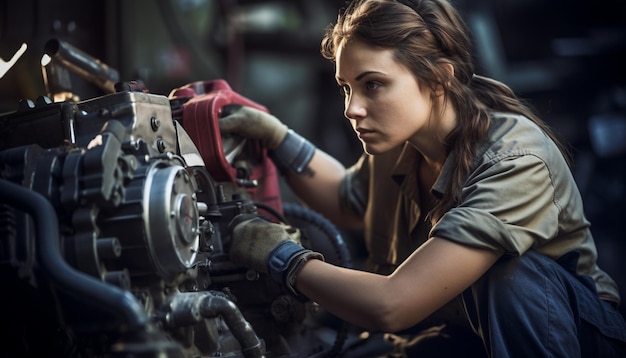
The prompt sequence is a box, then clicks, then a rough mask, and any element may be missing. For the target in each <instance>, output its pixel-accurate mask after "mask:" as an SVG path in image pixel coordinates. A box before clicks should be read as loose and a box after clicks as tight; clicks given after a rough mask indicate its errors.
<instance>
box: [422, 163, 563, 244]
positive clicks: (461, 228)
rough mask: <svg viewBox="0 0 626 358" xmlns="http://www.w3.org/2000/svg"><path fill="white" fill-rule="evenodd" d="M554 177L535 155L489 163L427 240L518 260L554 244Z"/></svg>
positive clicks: (557, 210)
mask: <svg viewBox="0 0 626 358" xmlns="http://www.w3.org/2000/svg"><path fill="white" fill-rule="evenodd" d="M559 213H560V208H559V206H558V205H557V202H556V201H555V190H554V183H553V180H552V175H551V173H550V171H549V169H548V167H547V166H546V164H545V162H544V161H543V160H542V159H541V158H539V157H538V156H536V155H533V154H528V153H526V154H523V155H522V154H520V155H509V156H506V157H504V158H497V157H496V158H491V160H488V161H485V162H484V163H482V164H481V165H479V166H478V167H477V168H476V170H475V171H474V172H473V173H472V174H471V175H470V177H469V179H468V181H467V182H466V184H465V186H464V188H463V190H462V194H461V202H460V203H459V205H458V206H456V207H454V208H452V209H451V210H449V211H448V212H447V213H446V214H444V215H443V216H442V217H441V219H440V220H439V221H438V222H437V223H436V225H434V227H433V228H432V230H431V232H430V237H441V238H444V239H448V240H451V241H454V242H458V243H460V244H464V245H469V246H472V247H476V248H482V249H489V250H495V251H499V252H503V253H506V254H510V255H521V254H523V253H524V252H525V251H526V250H528V249H529V248H531V247H533V246H536V245H542V244H543V243H545V242H546V241H549V240H550V239H551V238H553V237H554V236H555V235H556V234H557V232H558V227H559V224H558V222H559Z"/></svg>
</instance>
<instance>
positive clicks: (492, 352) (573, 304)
mask: <svg viewBox="0 0 626 358" xmlns="http://www.w3.org/2000/svg"><path fill="white" fill-rule="evenodd" d="M578 257H579V255H578V253H577V252H571V253H569V254H567V255H564V256H563V257H562V258H561V259H559V260H558V261H554V260H552V259H550V258H547V257H545V256H543V255H541V254H538V253H537V252H535V251H532V250H531V251H528V252H527V253H525V254H524V255H522V256H521V257H510V256H505V257H502V258H501V259H500V260H499V261H498V262H497V263H496V264H495V265H494V266H493V267H492V268H491V269H490V270H489V271H488V272H487V273H486V274H485V275H484V276H483V277H482V278H481V279H480V280H479V281H478V282H476V283H475V284H474V285H472V287H471V288H470V289H468V290H467V291H466V292H465V293H464V294H463V302H464V305H465V309H466V311H467V315H468V318H469V320H470V323H471V325H472V327H473V328H474V330H475V331H476V332H477V333H478V335H479V336H480V337H481V338H482V340H483V342H484V344H485V349H486V350H487V353H488V355H489V356H490V357H494V358H506V357H523V358H527V357H533V358H535V357H567V358H574V357H589V358H604V357H626V343H624V342H626V324H625V323H624V318H623V317H622V315H621V314H620V313H619V312H618V311H617V309H616V308H615V307H613V305H612V304H610V303H609V302H606V301H603V300H601V299H599V298H598V296H597V294H596V291H595V285H594V284H593V281H592V280H591V278H590V277H587V276H579V275H576V274H575V273H574V272H575V271H574V268H575V265H576V262H577V261H578Z"/></svg>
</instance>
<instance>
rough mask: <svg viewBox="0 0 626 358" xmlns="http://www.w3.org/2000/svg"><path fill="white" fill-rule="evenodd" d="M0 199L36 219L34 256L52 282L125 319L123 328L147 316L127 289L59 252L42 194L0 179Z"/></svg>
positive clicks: (137, 324) (53, 219) (51, 210)
mask: <svg viewBox="0 0 626 358" xmlns="http://www.w3.org/2000/svg"><path fill="white" fill-rule="evenodd" d="M0 199H1V200H2V202H4V203H6V204H8V205H10V206H13V207H15V208H17V209H18V210H22V211H24V212H26V213H28V214H30V215H31V216H32V218H33V221H34V222H35V233H36V235H35V244H36V250H37V259H38V261H39V264H40V265H41V268H42V271H43V272H45V273H46V274H47V275H49V276H50V279H51V280H52V281H53V283H54V286H55V287H58V288H59V289H61V290H62V291H63V292H64V293H66V294H68V295H71V296H72V297H75V298H77V299H78V300H79V301H81V302H85V303H88V304H90V305H93V306H95V307H99V308H105V309H108V311H109V312H110V313H112V314H114V315H116V316H118V317H119V316H121V318H122V319H123V320H124V325H123V326H122V330H126V331H136V330H139V329H142V328H144V327H145V326H146V324H147V322H148V319H147V316H146V313H145V312H144V310H143V308H142V306H141V304H140V303H139V301H138V300H137V299H136V298H135V296H133V295H132V294H131V293H130V292H128V291H124V290H121V289H119V288H117V287H115V286H112V285H108V284H106V283H104V282H102V281H99V280H97V279H95V278H93V277H91V276H88V275H86V274H84V273H82V272H79V271H76V270H75V269H73V268H72V267H71V266H69V265H68V264H67V263H66V262H65V261H64V260H63V256H62V254H61V244H60V242H61V240H60V238H59V224H58V221H57V215H56V212H55V211H54V208H53V207H52V204H50V202H48V200H46V198H45V197H43V196H42V195H41V194H39V193H37V192H35V191H32V190H29V189H28V188H26V187H23V186H20V185H18V184H15V183H13V182H10V181H8V180H4V179H0Z"/></svg>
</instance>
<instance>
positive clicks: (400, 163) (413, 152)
mask: <svg viewBox="0 0 626 358" xmlns="http://www.w3.org/2000/svg"><path fill="white" fill-rule="evenodd" d="M453 157H454V154H453V153H451V154H449V155H448V157H447V158H446V161H445V162H444V163H443V167H442V168H441V173H440V174H439V177H438V178H437V180H436V181H435V184H434V185H433V187H432V188H430V192H431V193H432V194H433V195H434V196H435V197H436V198H438V199H441V198H443V196H444V195H445V194H446V187H447V186H448V183H449V182H450V179H451V177H452V173H453V171H454V158H453ZM421 160H422V155H421V154H420V152H419V151H418V150H417V149H415V148H414V147H413V146H412V145H410V144H409V143H405V144H404V148H403V149H402V152H401V153H400V156H399V157H398V160H397V161H396V165H395V166H394V167H393V169H392V171H391V178H392V179H393V180H394V181H395V182H396V183H397V184H398V186H400V189H401V190H402V191H403V192H404V193H405V194H408V195H411V196H412V197H417V189H418V187H417V183H418V181H417V170H418V169H417V168H418V165H419V163H420V161H421Z"/></svg>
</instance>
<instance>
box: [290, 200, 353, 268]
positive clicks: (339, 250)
mask: <svg viewBox="0 0 626 358" xmlns="http://www.w3.org/2000/svg"><path fill="white" fill-rule="evenodd" d="M283 211H284V212H285V217H286V220H287V221H289V218H294V219H297V220H302V221H305V222H307V223H310V224H312V225H314V226H315V227H316V228H317V229H319V230H321V231H322V232H323V233H324V234H325V236H326V237H327V238H328V240H329V242H330V243H331V245H332V246H333V248H334V249H335V253H336V255H337V258H338V259H339V263H338V264H339V265H340V266H342V267H347V268H352V255H350V251H349V250H348V246H347V245H346V242H345V241H344V240H343V236H342V235H341V233H340V232H339V230H337V228H336V227H335V225H334V224H333V223H332V222H331V221H330V220H328V219H327V218H325V217H324V216H322V215H321V214H319V213H318V212H316V211H313V210H312V209H309V208H307V207H304V206H302V205H299V204H295V203H283Z"/></svg>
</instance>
